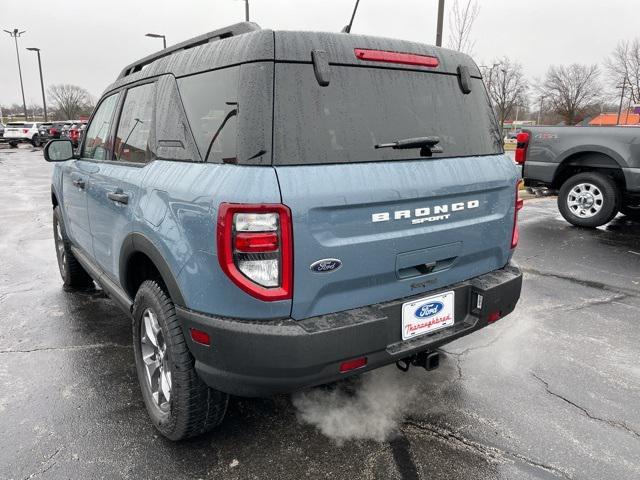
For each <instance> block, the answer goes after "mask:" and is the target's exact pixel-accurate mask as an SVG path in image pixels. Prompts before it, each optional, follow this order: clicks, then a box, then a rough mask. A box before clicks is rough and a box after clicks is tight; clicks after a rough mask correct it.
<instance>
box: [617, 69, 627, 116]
mask: <svg viewBox="0 0 640 480" xmlns="http://www.w3.org/2000/svg"><path fill="white" fill-rule="evenodd" d="M626 85H627V76H626V75H625V76H624V78H623V79H622V87H618V88H622V93H621V94H620V107H618V120H616V125H620V114H621V113H622V101H623V100H624V87H625V86H626Z"/></svg>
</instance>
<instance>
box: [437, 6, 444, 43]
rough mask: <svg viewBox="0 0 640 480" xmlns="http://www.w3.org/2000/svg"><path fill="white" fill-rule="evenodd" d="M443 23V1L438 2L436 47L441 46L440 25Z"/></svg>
mask: <svg viewBox="0 0 640 480" xmlns="http://www.w3.org/2000/svg"><path fill="white" fill-rule="evenodd" d="M443 23H444V0H438V27H437V30H436V47H441V46H442V24H443Z"/></svg>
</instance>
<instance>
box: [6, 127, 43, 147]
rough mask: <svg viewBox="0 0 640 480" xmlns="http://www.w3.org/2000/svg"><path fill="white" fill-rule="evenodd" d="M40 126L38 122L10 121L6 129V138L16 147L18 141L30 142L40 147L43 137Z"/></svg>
mask: <svg viewBox="0 0 640 480" xmlns="http://www.w3.org/2000/svg"><path fill="white" fill-rule="evenodd" d="M38 126H39V123H38V122H9V123H7V126H6V127H5V129H4V138H5V140H6V141H7V142H9V145H11V146H12V147H14V148H15V147H17V146H18V143H30V144H32V145H33V146H34V147H39V146H40V145H41V144H42V139H41V138H40V132H39V131H38Z"/></svg>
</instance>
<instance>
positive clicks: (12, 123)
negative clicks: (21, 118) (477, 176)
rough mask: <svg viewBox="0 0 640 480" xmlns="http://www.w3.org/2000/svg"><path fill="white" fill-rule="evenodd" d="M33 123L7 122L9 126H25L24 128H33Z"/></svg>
mask: <svg viewBox="0 0 640 480" xmlns="http://www.w3.org/2000/svg"><path fill="white" fill-rule="evenodd" d="M32 125H33V124H32V123H24V122H11V123H7V127H24V128H31V127H32Z"/></svg>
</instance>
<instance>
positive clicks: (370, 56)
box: [354, 48, 440, 68]
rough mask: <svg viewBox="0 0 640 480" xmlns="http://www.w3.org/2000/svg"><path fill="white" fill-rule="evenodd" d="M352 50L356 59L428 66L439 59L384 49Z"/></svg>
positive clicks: (433, 64)
mask: <svg viewBox="0 0 640 480" xmlns="http://www.w3.org/2000/svg"><path fill="white" fill-rule="evenodd" d="M354 52H355V54H356V58H357V59H359V60H366V61H369V62H383V63H400V64H403V65H417V66H420V67H429V68H435V67H437V66H438V65H440V61H439V60H438V59H437V58H436V57H431V56H429V55H419V54H417V53H402V52H388V51H386V50H368V49H366V48H356V49H355V50H354Z"/></svg>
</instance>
